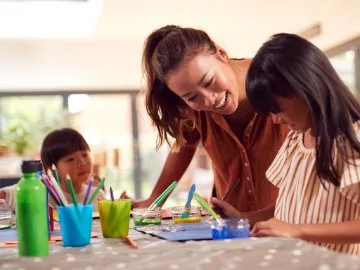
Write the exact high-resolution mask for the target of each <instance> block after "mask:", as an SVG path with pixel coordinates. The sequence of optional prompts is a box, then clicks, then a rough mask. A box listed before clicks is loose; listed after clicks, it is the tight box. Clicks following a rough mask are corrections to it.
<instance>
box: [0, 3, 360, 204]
mask: <svg viewBox="0 0 360 270" xmlns="http://www.w3.org/2000/svg"><path fill="white" fill-rule="evenodd" d="M359 11H360V1H359V0H342V1H340V0H293V1H288V0H272V1H268V0H252V1H243V0H222V1H219V0H207V1H204V0H192V1H190V0H182V1H169V0H152V1H148V0H136V1H129V0H128V1H125V0H0V187H1V186H6V185H9V184H11V183H14V182H16V181H17V179H18V178H19V175H20V163H21V160H22V159H25V158H39V148H40V145H41V141H42V139H43V138H44V136H45V135H46V133H47V132H49V131H50V130H52V129H55V128H61V127H65V126H70V127H73V128H75V129H77V130H78V131H80V132H81V133H82V134H83V135H84V137H85V138H86V140H87V141H88V143H89V144H90V146H91V149H92V156H93V161H94V171H95V172H96V173H97V174H99V175H100V176H103V175H107V180H108V181H107V187H108V186H109V185H111V186H112V187H113V188H114V189H115V192H116V194H119V193H120V192H121V191H122V190H126V191H127V192H128V194H129V195H130V196H132V197H134V198H137V199H140V198H145V197H147V196H148V195H149V194H150V192H151V190H152V187H153V185H154V183H155V182H156V180H157V177H158V175H159V174H160V170H161V168H162V165H163V163H164V161H165V158H166V155H167V153H168V151H169V149H168V147H167V146H164V147H162V148H161V149H160V150H159V151H156V149H155V145H156V131H155V129H154V128H153V127H152V125H151V122H150V120H149V118H148V116H147V114H146V111H145V107H144V97H143V96H142V95H141V93H140V92H141V90H142V86H143V85H144V81H143V78H142V74H141V55H142V48H143V44H144V40H145V39H146V37H147V36H148V35H149V34H150V33H151V32H152V31H153V30H154V29H156V28H159V27H161V26H164V25H167V24H176V25H181V26H189V27H194V28H201V29H203V30H205V31H206V32H208V34H209V35H210V36H211V37H212V38H213V39H214V40H215V42H216V43H218V45H220V46H221V47H223V48H224V49H225V50H226V51H227V52H228V54H229V56H230V57H235V58H251V57H252V56H253V55H254V54H255V52H256V51H257V49H258V48H259V47H260V46H261V44H262V43H263V42H264V41H265V40H267V39H268V38H269V37H270V36H271V35H272V34H275V33H278V32H290V33H296V34H299V35H301V36H303V37H305V38H307V39H309V40H310V41H311V42H313V43H314V44H315V45H317V46H319V47H320V48H321V49H322V50H323V51H324V52H325V53H326V54H327V55H328V57H329V58H330V60H331V62H332V64H333V65H334V67H335V69H336V70H337V71H338V73H339V75H340V76H341V78H342V79H343V80H344V82H345V83H346V84H347V85H348V86H349V88H350V89H351V90H352V91H353V92H354V93H355V94H356V95H358V93H359V91H360V21H359V15H360V13H359ZM183 178H184V179H182V181H181V184H180V185H179V186H178V187H177V189H176V191H175V194H174V195H173V196H171V200H172V201H170V202H168V203H173V201H183V200H184V199H185V197H186V193H187V189H188V187H189V186H190V185H191V183H196V184H197V188H198V190H199V192H200V193H202V194H203V195H204V196H207V195H209V194H210V192H211V189H212V181H213V179H212V172H211V164H210V162H209V160H208V158H207V156H206V153H205V152H204V151H203V149H202V148H201V146H199V149H198V151H197V154H196V158H195V159H194V160H193V162H192V163H191V165H190V167H189V169H188V171H187V172H186V174H185V175H184V177H183Z"/></svg>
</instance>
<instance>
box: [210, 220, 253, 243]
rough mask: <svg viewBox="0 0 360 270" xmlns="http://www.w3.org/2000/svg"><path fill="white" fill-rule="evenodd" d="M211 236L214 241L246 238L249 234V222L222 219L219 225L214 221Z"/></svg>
mask: <svg viewBox="0 0 360 270" xmlns="http://www.w3.org/2000/svg"><path fill="white" fill-rule="evenodd" d="M211 234H212V238H213V239H214V240H219V239H232V238H247V237H249V234H250V226H249V222H248V220H247V219H240V220H239V219H223V220H222V222H221V223H220V222H218V221H214V223H213V224H212V225H211Z"/></svg>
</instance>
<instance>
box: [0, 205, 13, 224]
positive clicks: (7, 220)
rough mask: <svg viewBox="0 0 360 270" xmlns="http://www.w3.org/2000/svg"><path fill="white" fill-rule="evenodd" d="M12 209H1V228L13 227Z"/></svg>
mask: <svg viewBox="0 0 360 270" xmlns="http://www.w3.org/2000/svg"><path fill="white" fill-rule="evenodd" d="M11 218H12V212H11V210H1V209H0V229H7V228H10V227H11Z"/></svg>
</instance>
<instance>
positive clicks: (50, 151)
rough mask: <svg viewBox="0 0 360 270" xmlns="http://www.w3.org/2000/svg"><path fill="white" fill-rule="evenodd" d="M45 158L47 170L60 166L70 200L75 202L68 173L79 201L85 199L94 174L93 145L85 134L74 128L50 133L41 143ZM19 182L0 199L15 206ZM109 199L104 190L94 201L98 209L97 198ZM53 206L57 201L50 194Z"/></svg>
mask: <svg viewBox="0 0 360 270" xmlns="http://www.w3.org/2000/svg"><path fill="white" fill-rule="evenodd" d="M41 161H42V163H43V167H44V173H45V174H46V172H47V171H48V169H50V170H51V169H52V164H54V165H55V166H56V168H57V172H58V175H59V179H60V186H61V189H62V190H63V193H64V195H65V197H66V199H67V200H68V202H69V203H72V199H71V195H70V191H69V188H68V186H67V184H66V181H65V180H66V179H65V178H66V174H68V175H69V176H70V178H71V180H72V184H73V186H74V190H75V194H76V198H77V200H78V202H79V203H82V202H83V201H84V197H85V193H86V190H87V184H86V183H87V182H88V179H89V177H90V176H91V171H92V161H91V157H90V147H89V145H88V144H87V142H86V141H85V139H84V137H83V136H82V135H81V134H80V133H79V132H77V131H76V130H74V129H71V128H64V129H57V130H54V131H52V132H50V133H49V134H48V135H47V136H46V137H45V139H44V141H43V143H42V146H41ZM15 188H16V185H14V186H11V187H6V188H4V189H2V190H1V191H0V199H4V200H5V203H7V204H8V206H9V207H10V208H12V209H14V208H15V199H14V193H15ZM95 189H96V187H92V188H91V192H90V194H93V192H94V191H95ZM102 198H105V194H104V192H103V190H100V192H99V194H98V196H97V198H96V199H95V200H94V203H93V205H94V209H97V204H96V202H97V199H102ZM49 201H50V203H51V204H52V205H53V206H56V204H55V202H54V201H53V200H52V198H51V197H49Z"/></svg>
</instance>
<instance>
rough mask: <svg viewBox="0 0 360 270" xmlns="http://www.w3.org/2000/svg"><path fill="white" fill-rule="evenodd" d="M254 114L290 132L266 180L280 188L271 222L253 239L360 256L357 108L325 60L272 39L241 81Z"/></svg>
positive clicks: (299, 42) (294, 39)
mask: <svg viewBox="0 0 360 270" xmlns="http://www.w3.org/2000/svg"><path fill="white" fill-rule="evenodd" d="M246 89H247V95H248V98H249V101H250V103H251V104H252V106H253V107H254V108H255V110H256V111H257V112H258V113H260V114H262V115H270V116H271V117H272V119H273V122H275V123H281V124H286V125H288V127H289V128H290V129H291V132H290V133H289V134H288V136H287V139H286V140H285V142H284V144H283V145H282V147H281V149H280V150H279V152H278V154H277V156H276V157H275V159H274V161H273V162H272V164H271V165H270V167H269V169H268V170H267V172H266V176H267V178H268V179H269V181H270V182H272V183H273V184H274V185H275V186H277V187H278V188H279V196H278V198H277V201H276V206H275V213H274V218H273V219H270V220H268V221H263V222H258V223H256V224H255V226H254V228H253V230H252V235H253V236H287V237H296V238H300V239H304V240H308V241H311V242H314V243H317V244H319V245H321V246H326V247H327V248H329V249H332V250H335V251H339V252H344V253H350V254H357V255H360V230H359V228H360V220H359V217H360V167H359V165H360V142H359V139H360V121H359V120H360V104H359V102H358V101H357V100H356V98H355V97H354V96H353V95H352V93H351V92H350V91H349V89H348V88H347V87H346V86H345V84H344V83H343V82H342V81H341V79H340V78H339V76H338V75H337V74H336V72H335V70H334V68H333V67H332V66H331V64H330V62H329V60H328V59H327V57H326V56H325V54H324V53H323V52H321V51H320V50H319V49H318V48H317V47H315V46H314V45H313V44H311V43H310V42H308V41H307V40H305V39H303V38H301V37H299V36H297V35H292V34H277V35H274V36H273V37H272V38H271V39H270V40H269V41H267V42H266V43H264V45H263V46H262V47H261V48H260V50H259V51H258V52H257V54H256V56H255V58H254V59H253V61H252V63H251V65H250V68H249V72H248V75H247V80H246Z"/></svg>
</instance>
